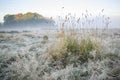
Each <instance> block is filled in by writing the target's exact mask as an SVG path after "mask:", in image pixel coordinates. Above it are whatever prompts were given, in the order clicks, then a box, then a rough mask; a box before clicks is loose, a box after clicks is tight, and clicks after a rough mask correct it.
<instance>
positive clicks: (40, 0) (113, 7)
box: [0, 0, 120, 21]
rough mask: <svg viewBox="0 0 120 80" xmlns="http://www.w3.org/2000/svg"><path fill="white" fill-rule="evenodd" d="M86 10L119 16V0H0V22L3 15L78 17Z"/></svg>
mask: <svg viewBox="0 0 120 80" xmlns="http://www.w3.org/2000/svg"><path fill="white" fill-rule="evenodd" d="M62 7H64V10H63V9H62ZM86 9H87V10H88V11H89V12H93V13H95V12H100V11H101V10H102V9H105V12H104V13H105V14H106V15H108V16H120V0H0V21H2V18H3V16H4V15H5V14H16V13H26V12H38V13H40V14H42V15H44V16H48V17H50V16H56V15H60V14H61V12H64V13H69V12H70V13H76V14H78V15H79V14H80V13H81V12H84V11H85V10H86Z"/></svg>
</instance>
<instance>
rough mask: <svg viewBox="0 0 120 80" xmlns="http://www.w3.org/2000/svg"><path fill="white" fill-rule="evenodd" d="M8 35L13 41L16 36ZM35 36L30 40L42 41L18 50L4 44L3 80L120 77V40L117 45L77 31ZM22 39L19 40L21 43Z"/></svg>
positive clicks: (108, 79)
mask: <svg viewBox="0 0 120 80" xmlns="http://www.w3.org/2000/svg"><path fill="white" fill-rule="evenodd" d="M17 35H18V34H17ZM19 35H20V34H19ZM22 35H23V37H22ZM22 35H21V38H25V36H24V35H25V34H22ZM57 35H59V34H57ZM6 36H7V37H5V36H3V37H4V39H7V38H8V37H9V38H10V40H11V41H12V40H13V39H14V38H16V36H15V37H14V36H13V35H12V37H11V36H10V35H6ZM35 36H36V35H35ZM35 36H34V34H32V36H29V37H27V39H30V40H31V41H32V40H34V39H39V40H41V41H39V42H36V43H35V42H33V44H32V45H28V46H26V45H22V46H23V47H20V48H19V49H18V51H15V48H11V49H10V48H9V46H10V45H9V46H7V45H6V46H0V51H1V54H0V80H119V79H120V76H119V74H120V68H119V66H120V55H119V52H118V51H119V44H118V43H119V41H117V42H118V43H117V42H115V44H116V46H117V47H115V46H114V45H113V44H108V43H110V42H109V41H107V40H103V41H100V39H99V38H96V37H91V36H88V37H81V35H77V34H76V33H74V34H71V33H65V32H62V33H60V36H59V37H58V36H57V38H54V39H52V40H51V38H50V37H49V36H47V35H45V36H42V37H40V36H39V37H35ZM13 37H14V38H13ZM19 38H20V37H18V38H17V40H18V42H21V41H20V40H21V38H20V39H19ZM25 40H26V39H23V40H22V41H23V42H24V41H25ZM50 40H51V41H50ZM53 40H54V41H53ZM117 40H118V39H117ZM104 41H106V42H104ZM6 42H7V41H6ZM2 43H5V42H2ZM15 43H17V42H15ZM21 43H22V42H21ZM9 44H10V43H9ZM48 44H51V45H52V46H50V45H48ZM12 45H13V43H12ZM47 46H48V47H47ZM109 46H112V47H109ZM11 47H14V46H11ZM113 49H114V50H115V51H113ZM109 50H110V51H109ZM13 53H15V54H13Z"/></svg>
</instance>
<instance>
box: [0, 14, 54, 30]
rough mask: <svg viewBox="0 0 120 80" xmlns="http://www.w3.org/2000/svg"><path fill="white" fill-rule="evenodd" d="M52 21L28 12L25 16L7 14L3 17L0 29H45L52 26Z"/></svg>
mask: <svg viewBox="0 0 120 80" xmlns="http://www.w3.org/2000/svg"><path fill="white" fill-rule="evenodd" d="M53 25H54V21H53V20H52V19H50V18H47V17H44V16H42V15H40V14H38V13H32V12H28V13H25V14H22V13H19V14H7V15H5V16H4V22H3V23H2V24H0V26H2V27H4V28H5V27H7V28H9V27H28V26H29V27H41V26H42V27H45V26H53Z"/></svg>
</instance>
